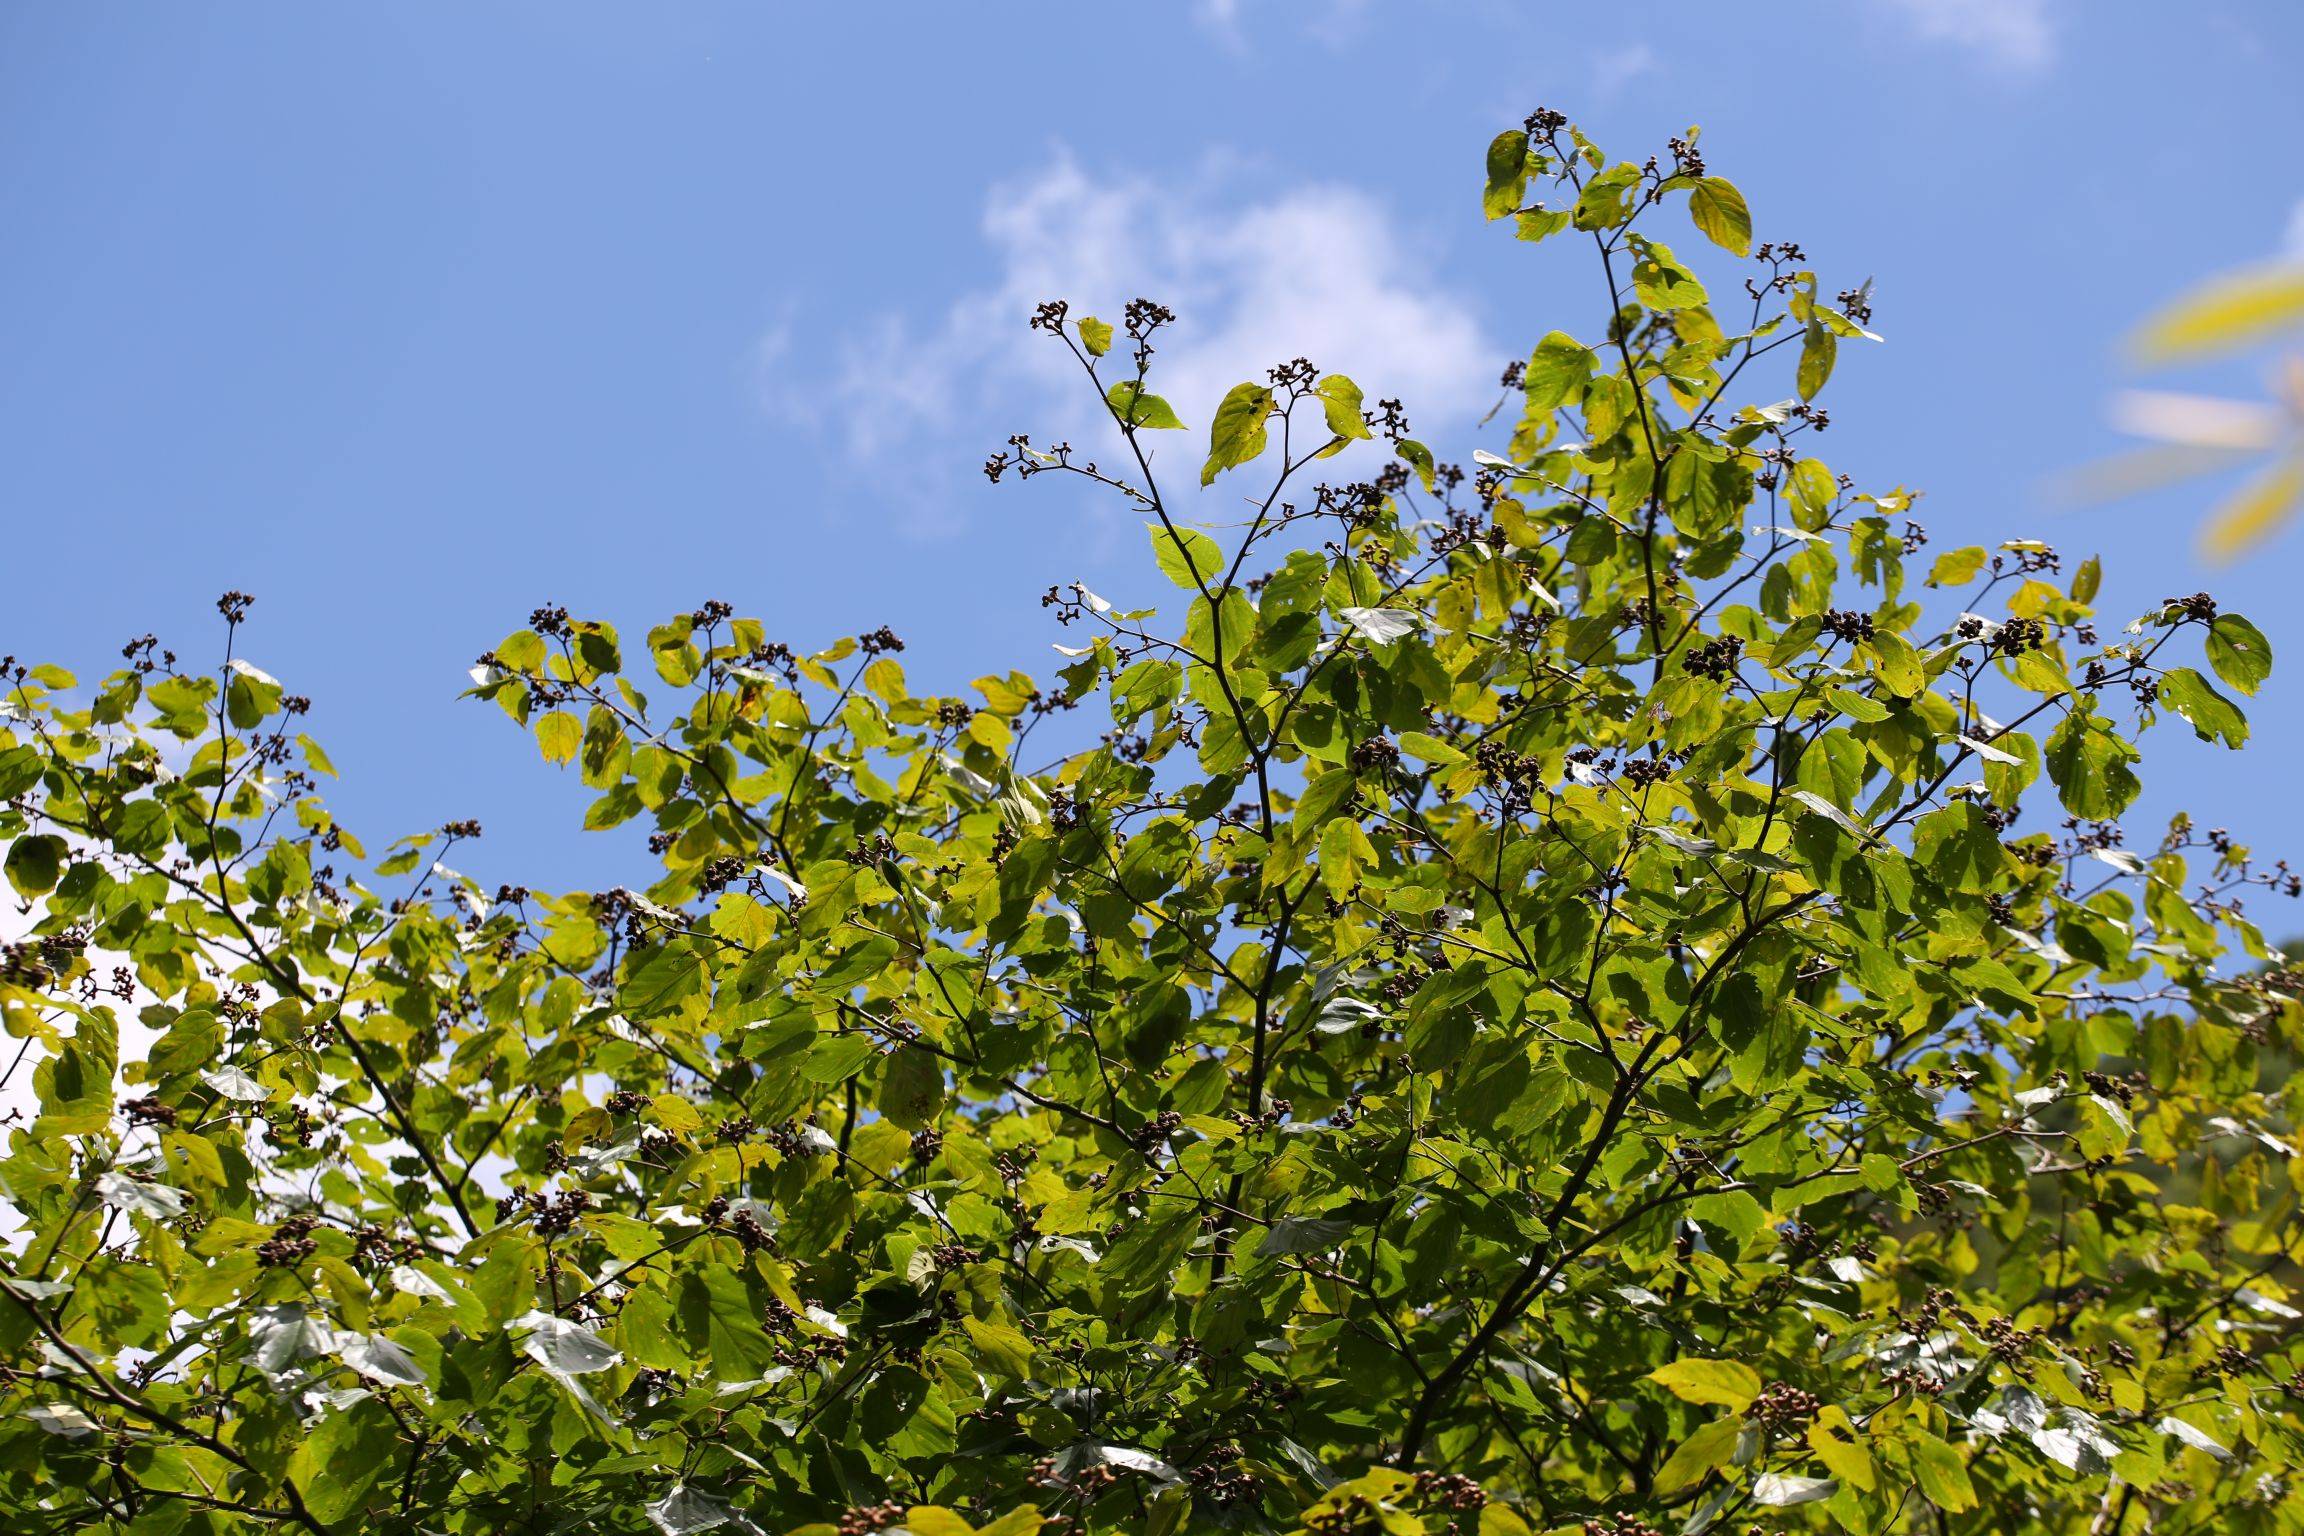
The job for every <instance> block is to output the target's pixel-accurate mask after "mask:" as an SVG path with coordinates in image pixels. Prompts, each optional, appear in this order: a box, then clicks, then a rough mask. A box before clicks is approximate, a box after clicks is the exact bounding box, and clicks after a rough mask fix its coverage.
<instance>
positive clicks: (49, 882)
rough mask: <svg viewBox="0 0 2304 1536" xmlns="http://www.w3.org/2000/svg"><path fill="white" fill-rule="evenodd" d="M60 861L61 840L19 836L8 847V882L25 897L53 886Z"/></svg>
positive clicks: (38, 893)
mask: <svg viewBox="0 0 2304 1536" xmlns="http://www.w3.org/2000/svg"><path fill="white" fill-rule="evenodd" d="M63 864H64V839H62V838H60V837H53V836H48V835H45V834H43V835H41V836H37V837H19V838H17V839H16V841H15V842H13V843H11V844H10V845H9V848H8V861H7V869H8V883H9V884H10V885H12V886H14V887H15V888H16V894H17V895H19V896H22V897H24V898H26V899H27V900H29V899H30V898H32V897H34V896H39V895H42V894H45V893H46V892H48V891H52V890H54V889H55V888H56V877H57V873H58V872H59V871H60V870H61V869H62V868H63Z"/></svg>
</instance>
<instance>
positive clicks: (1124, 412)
mask: <svg viewBox="0 0 2304 1536" xmlns="http://www.w3.org/2000/svg"><path fill="white" fill-rule="evenodd" d="M1104 399H1105V403H1107V404H1108V405H1110V406H1111V407H1112V414H1113V415H1115V416H1117V417H1119V418H1120V421H1121V423H1122V424H1123V425H1125V426H1130V427H1142V428H1147V429H1149V430H1153V431H1176V432H1181V431H1183V430H1184V423H1183V422H1182V421H1181V420H1180V419H1178V417H1177V415H1176V413H1175V412H1174V411H1173V410H1171V409H1169V406H1168V402H1167V401H1165V400H1163V399H1161V398H1160V397H1159V396H1158V395H1154V394H1147V393H1146V392H1145V391H1144V388H1143V386H1141V385H1139V384H1138V383H1137V382H1136V381H1135V380H1134V379H1122V380H1121V381H1120V382H1119V383H1117V384H1115V385H1113V386H1112V387H1111V388H1110V389H1108V390H1106V391H1105V392H1104Z"/></svg>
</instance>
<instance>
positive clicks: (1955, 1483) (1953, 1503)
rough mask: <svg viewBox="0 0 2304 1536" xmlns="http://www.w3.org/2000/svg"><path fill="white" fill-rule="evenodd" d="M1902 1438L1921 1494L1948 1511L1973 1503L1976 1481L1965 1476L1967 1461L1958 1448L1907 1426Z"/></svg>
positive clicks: (1958, 1511)
mask: <svg viewBox="0 0 2304 1536" xmlns="http://www.w3.org/2000/svg"><path fill="white" fill-rule="evenodd" d="M1902 1439H1903V1444H1904V1449H1905V1450H1906V1451H1907V1452H1909V1453H1910V1454H1911V1457H1912V1472H1913V1475H1914V1476H1915V1477H1916V1478H1918V1479H1919V1482H1920V1496H1921V1497H1922V1498H1924V1499H1926V1500H1927V1501H1928V1502H1929V1503H1931V1504H1933V1505H1935V1506H1936V1507H1937V1508H1938V1509H1941V1510H1943V1511H1944V1512H1945V1513H1946V1514H1948V1515H1957V1514H1960V1513H1962V1512H1963V1511H1965V1510H1971V1509H1974V1508H1975V1507H1976V1485H1975V1484H1974V1483H1972V1482H1970V1481H1969V1480H1968V1464H1967V1463H1966V1462H1965V1461H1963V1460H1961V1459H1960V1453H1959V1452H1958V1451H1957V1450H1954V1449H1953V1448H1952V1447H1951V1446H1949V1445H1946V1444H1945V1443H1944V1442H1943V1441H1941V1440H1939V1439H1937V1438H1936V1437H1935V1436H1934V1435H1931V1434H1929V1433H1928V1432H1927V1431H1925V1430H1920V1429H1913V1428H1909V1427H1907V1428H1906V1429H1904V1430H1903V1432H1902Z"/></svg>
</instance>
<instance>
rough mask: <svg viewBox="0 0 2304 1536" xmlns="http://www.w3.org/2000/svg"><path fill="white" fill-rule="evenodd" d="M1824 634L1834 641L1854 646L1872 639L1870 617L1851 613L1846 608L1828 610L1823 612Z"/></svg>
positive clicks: (1864, 614) (1865, 614) (1866, 614)
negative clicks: (1842, 641)
mask: <svg viewBox="0 0 2304 1536" xmlns="http://www.w3.org/2000/svg"><path fill="white" fill-rule="evenodd" d="M1824 632H1825V633H1826V634H1828V635H1830V636H1831V637H1832V638H1833V639H1835V640H1845V641H1847V642H1848V643H1849V644H1851V645H1854V644H1855V643H1857V642H1858V641H1861V640H1869V639H1871V638H1872V633H1873V627H1872V615H1870V614H1868V613H1853V612H1851V611H1849V610H1848V609H1846V608H1828V609H1826V610H1825V612H1824Z"/></svg>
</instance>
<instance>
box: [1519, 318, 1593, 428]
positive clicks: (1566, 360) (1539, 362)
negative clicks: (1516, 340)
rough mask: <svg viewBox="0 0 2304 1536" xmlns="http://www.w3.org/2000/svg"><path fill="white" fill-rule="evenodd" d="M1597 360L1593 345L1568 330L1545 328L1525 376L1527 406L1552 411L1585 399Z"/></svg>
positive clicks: (1531, 408) (1531, 356)
mask: <svg viewBox="0 0 2304 1536" xmlns="http://www.w3.org/2000/svg"><path fill="white" fill-rule="evenodd" d="M1595 361H1596V359H1595V358H1594V357H1593V354H1592V349H1591V348H1589V347H1587V346H1585V345H1584V344H1583V343H1582V342H1580V341H1578V340H1577V339H1576V338H1575V337H1573V336H1570V335H1568V334H1567V333H1566V332H1565V331H1549V332H1546V333H1545V336H1544V339H1543V340H1542V341H1540V342H1538V343H1537V344H1536V350H1535V352H1534V353H1533V354H1531V355H1530V357H1529V359H1528V368H1527V371H1526V373H1525V375H1524V376H1523V384H1524V386H1525V388H1526V389H1527V391H1528V408H1529V409H1530V410H1534V411H1549V410H1554V409H1556V408H1558V407H1560V406H1562V405H1567V404H1570V403H1572V402H1574V401H1576V400H1579V399H1582V398H1583V395H1584V385H1585V382H1586V381H1587V380H1589V379H1590V378H1591V377H1592V368H1593V365H1594V363H1595Z"/></svg>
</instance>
